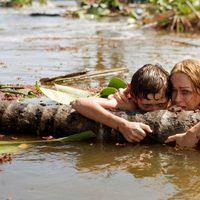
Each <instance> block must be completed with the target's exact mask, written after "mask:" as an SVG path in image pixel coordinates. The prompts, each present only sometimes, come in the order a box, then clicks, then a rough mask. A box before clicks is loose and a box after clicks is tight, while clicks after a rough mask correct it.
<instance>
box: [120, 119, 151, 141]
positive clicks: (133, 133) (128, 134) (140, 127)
mask: <svg viewBox="0 0 200 200" xmlns="http://www.w3.org/2000/svg"><path fill="white" fill-rule="evenodd" d="M119 131H120V132H121V133H122V134H123V136H124V137H125V139H126V140H127V141H128V142H140V141H141V140H143V139H144V137H145V136H146V132H149V133H151V132H152V130H151V128H150V126H148V125H146V124H143V123H140V122H127V123H125V124H123V125H122V126H121V127H119Z"/></svg>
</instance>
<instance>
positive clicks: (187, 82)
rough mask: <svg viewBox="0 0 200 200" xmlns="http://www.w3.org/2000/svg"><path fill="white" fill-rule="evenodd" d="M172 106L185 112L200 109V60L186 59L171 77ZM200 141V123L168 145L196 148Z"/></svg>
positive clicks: (173, 71)
mask: <svg viewBox="0 0 200 200" xmlns="http://www.w3.org/2000/svg"><path fill="white" fill-rule="evenodd" d="M170 80H171V83H172V104H173V105H176V106H178V107H181V108H182V109H184V110H198V109H200V60H196V59H186V60H183V61H181V62H179V63H177V64H176V65H175V66H174V67H173V69H172V71H171V75H170ZM199 139H200V122H199V123H198V124H196V125H195V126H193V127H192V128H191V129H189V130H188V131H187V132H186V133H180V134H176V135H173V136H170V137H169V138H168V139H167V140H166V143H168V142H173V141H175V142H176V144H177V145H179V146H181V147H195V146H196V145H197V144H198V142H199Z"/></svg>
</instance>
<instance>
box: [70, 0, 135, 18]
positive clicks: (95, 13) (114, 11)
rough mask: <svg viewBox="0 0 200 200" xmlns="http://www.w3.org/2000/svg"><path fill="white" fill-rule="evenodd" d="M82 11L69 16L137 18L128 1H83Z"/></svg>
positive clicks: (81, 3) (81, 2)
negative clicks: (121, 16)
mask: <svg viewBox="0 0 200 200" xmlns="http://www.w3.org/2000/svg"><path fill="white" fill-rule="evenodd" d="M80 6H81V9H78V10H76V11H73V12H70V11H69V12H67V13H66V14H67V15H70V16H73V17H82V16H87V15H89V16H90V17H103V16H109V17H110V16H118V15H124V16H129V17H131V18H134V19H135V18H136V14H135V12H134V9H132V8H130V7H129V6H128V1H120V0H81V1H80Z"/></svg>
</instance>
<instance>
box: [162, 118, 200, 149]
mask: <svg viewBox="0 0 200 200" xmlns="http://www.w3.org/2000/svg"><path fill="white" fill-rule="evenodd" d="M199 139H200V122H198V123H197V124H196V125H195V126H193V127H192V128H190V129H189V130H188V131H187V132H185V133H179V134H176V135H172V136H169V137H168V138H167V140H166V141H165V142H166V143H169V142H176V144H177V145H178V146H180V147H188V148H193V147H196V146H197V144H198V142H199Z"/></svg>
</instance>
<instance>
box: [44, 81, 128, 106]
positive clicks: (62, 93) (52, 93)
mask: <svg viewBox="0 0 200 200" xmlns="http://www.w3.org/2000/svg"><path fill="white" fill-rule="evenodd" d="M126 86H127V84H126V83H125V82H124V81H123V80H121V79H120V78H117V77H113V78H112V79H111V80H110V81H109V84H108V87H106V88H104V89H102V90H101V91H100V93H99V94H95V93H93V92H89V91H86V90H81V89H77V88H74V87H69V86H64V85H58V84H56V85H55V89H56V90H53V89H47V88H43V87H40V91H42V93H43V94H44V95H46V96H47V97H49V98H50V99H51V100H53V101H56V102H58V103H61V104H64V105H69V104H70V102H71V101H74V100H76V99H77V98H79V97H85V98H86V97H90V96H94V95H98V96H100V97H107V96H109V95H110V94H113V93H115V92H116V91H117V89H119V88H125V87H126Z"/></svg>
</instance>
